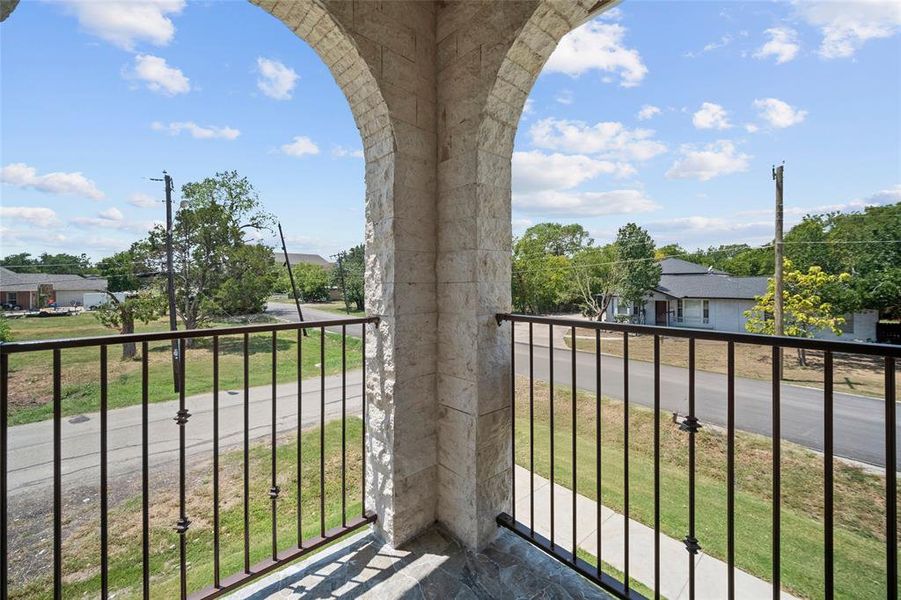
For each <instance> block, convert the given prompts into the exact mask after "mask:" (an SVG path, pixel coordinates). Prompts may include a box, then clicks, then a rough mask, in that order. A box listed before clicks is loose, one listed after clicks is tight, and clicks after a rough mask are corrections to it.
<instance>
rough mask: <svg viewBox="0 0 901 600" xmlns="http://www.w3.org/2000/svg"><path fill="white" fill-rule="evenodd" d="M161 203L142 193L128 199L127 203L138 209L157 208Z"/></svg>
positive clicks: (157, 199)
mask: <svg viewBox="0 0 901 600" xmlns="http://www.w3.org/2000/svg"><path fill="white" fill-rule="evenodd" d="M162 202H163V201H162V200H160V199H159V198H154V197H153V196H151V195H149V194H144V193H142V192H136V193H134V194H132V195H131V196H129V198H128V203H129V204H131V205H132V206H137V207H138V208H157V207H158V206H160V204H162Z"/></svg>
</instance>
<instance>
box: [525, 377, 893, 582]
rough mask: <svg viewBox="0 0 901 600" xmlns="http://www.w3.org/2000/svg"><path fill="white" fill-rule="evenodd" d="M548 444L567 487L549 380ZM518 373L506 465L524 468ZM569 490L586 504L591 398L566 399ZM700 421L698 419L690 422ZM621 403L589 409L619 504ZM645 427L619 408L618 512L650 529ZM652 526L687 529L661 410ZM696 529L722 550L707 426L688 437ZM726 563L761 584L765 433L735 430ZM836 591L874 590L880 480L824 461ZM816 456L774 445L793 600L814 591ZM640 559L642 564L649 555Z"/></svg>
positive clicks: (561, 431) (676, 534)
mask: <svg viewBox="0 0 901 600" xmlns="http://www.w3.org/2000/svg"><path fill="white" fill-rule="evenodd" d="M555 390H556V393H555V396H556V397H555V407H554V416H555V432H554V440H555V445H556V452H555V465H554V474H555V478H556V480H557V481H558V482H560V483H561V484H562V485H566V486H567V487H570V488H571V487H572V483H571V482H572V465H573V458H572V456H571V451H570V448H571V447H572V435H573V430H572V425H571V416H572V400H571V399H572V396H571V392H570V390H569V388H565V387H556V388H555ZM548 391H549V388H548V386H547V385H546V384H545V383H543V382H536V385H535V419H534V435H535V440H536V444H535V447H534V452H535V456H534V459H535V470H536V473H538V474H540V475H541V476H543V477H549V475H550V457H549V440H550V426H549V425H550V423H549V417H550V405H549V394H548ZM528 398H529V395H528V380H527V379H525V378H519V379H518V380H517V408H516V440H517V463H518V464H520V465H523V466H528V464H529V417H528ZM576 416H577V426H576V431H575V435H576V446H577V461H578V469H577V473H578V481H577V482H576V485H577V491H578V493H580V494H583V495H584V496H587V497H589V498H592V499H594V500H597V488H596V481H597V480H596V475H595V473H596V470H595V448H596V447H597V444H596V438H595V423H596V406H595V397H594V395H592V394H584V393H579V394H578V395H577V399H576ZM702 420H703V419H702ZM623 423H624V412H623V404H622V402H619V401H614V400H610V399H606V398H605V399H603V400H602V406H601V430H602V434H601V447H602V449H603V451H602V465H601V468H602V479H603V481H602V487H601V501H602V502H603V503H604V504H605V505H606V506H608V507H610V508H611V509H613V510H615V511H617V512H622V511H623V483H624V476H623V473H624V471H623V465H624V459H625V456H624V447H623ZM653 424H654V413H653V412H652V411H651V410H648V409H645V408H642V407H636V406H632V407H631V408H630V410H629V476H630V477H629V491H630V503H629V506H630V515H631V518H633V519H636V520H638V521H640V522H642V523H644V524H646V525H649V526H653V518H654V501H653V454H654V446H653ZM660 429H661V432H660V434H661V452H660V455H661V466H660V469H661V483H660V489H661V492H660V493H661V499H662V502H661V507H660V512H661V529H662V531H663V533H664V534H666V535H669V536H671V537H673V538H676V539H681V538H682V537H683V536H685V534H686V533H687V531H688V509H687V506H688V467H687V437H686V434H685V433H683V432H681V431H679V429H678V426H677V425H674V424H673V423H672V422H671V421H670V420H669V418H668V415H661V424H660ZM697 449H698V450H697V478H696V487H695V490H696V507H697V509H696V514H697V537H698V539H699V540H700V543H701V545H702V547H703V551H704V552H705V553H707V554H709V555H711V556H714V557H716V558H719V559H722V560H725V557H726V514H727V513H726V437H725V435H724V432H722V431H720V430H716V429H714V428H710V427H704V428H703V429H701V431H700V433H699V434H698V437H697ZM735 457H736V496H735V528H736V533H735V543H736V565H737V566H738V568H740V569H743V570H745V571H747V572H749V573H751V574H753V575H755V576H757V577H759V578H761V579H765V580H768V581H769V580H771V576H772V555H771V547H772V546H771V544H772V540H771V535H770V534H771V524H772V496H771V490H772V470H771V464H772V463H771V460H772V459H771V441H770V440H769V439H768V438H765V437H762V436H757V435H752V434H745V433H741V432H738V433H736V447H735ZM834 466H835V488H834V489H835V593H836V597H854V598H884V597H885V596H886V582H885V542H884V530H885V525H884V519H885V508H884V507H885V492H884V490H885V487H884V486H885V483H884V478H883V477H882V476H880V475H876V474H873V473H868V472H866V471H864V470H863V469H860V468H857V467H854V466H850V465H848V464H846V463H843V462H840V461H836V462H835V464H834ZM822 489H823V458H822V456H820V455H817V454H814V453H813V452H810V451H808V450H805V449H803V448H801V447H799V446H796V445H794V444H791V443H786V442H783V444H782V520H781V523H782V553H781V557H782V582H783V589H785V590H786V591H789V592H791V593H794V594H796V595H799V596H802V597H805V598H822V597H823V589H822V588H823V583H822V582H823V493H822ZM648 560H652V557H651V556H649V557H648Z"/></svg>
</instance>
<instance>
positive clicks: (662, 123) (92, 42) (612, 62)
mask: <svg viewBox="0 0 901 600" xmlns="http://www.w3.org/2000/svg"><path fill="white" fill-rule="evenodd" d="M0 27H2V29H0V32H2V38H0V51H2V56H0V68H2V75H0V77H2V108H0V116H2V138H0V165H2V168H3V171H2V176H3V177H2V179H3V185H2V189H0V193H2V203H0V204H2V206H0V209H2V212H0V227H2V242H0V254H9V253H12V252H20V251H28V252H31V253H32V254H38V253H40V252H43V251H49V252H60V251H66V252H85V253H87V254H89V255H90V256H92V257H95V258H96V257H101V256H104V255H107V254H109V253H112V252H115V251H117V250H120V249H123V248H125V247H127V246H128V245H129V244H130V242H131V241H133V240H135V239H138V238H139V237H140V236H141V234H142V232H143V231H146V228H147V227H148V225H149V224H152V223H153V222H154V221H157V220H159V219H160V218H162V216H163V215H164V213H163V205H162V203H161V202H160V201H161V199H162V192H161V185H160V184H159V183H156V182H152V181H149V180H148V179H147V178H149V177H159V175H160V171H161V170H162V169H164V168H165V169H168V170H169V172H170V173H171V174H172V175H173V177H174V178H175V182H176V185H180V184H182V183H184V182H186V181H190V180H196V179H199V178H202V177H204V176H207V175H210V174H212V173H214V172H215V171H217V170H226V169H236V170H238V171H239V172H240V173H242V174H243V175H246V176H247V177H248V178H249V179H250V180H251V181H252V182H253V184H254V185H255V187H256V189H257V191H258V192H259V194H260V197H261V200H262V201H263V203H264V205H265V208H266V209H267V210H269V211H270V212H272V213H274V214H275V215H276V216H278V217H279V218H280V219H281V220H282V222H283V224H284V225H285V228H286V235H287V237H288V238H289V246H290V248H289V249H290V250H292V251H298V252H318V253H320V254H322V255H329V254H332V253H334V252H336V251H337V250H339V249H341V248H345V247H348V246H350V245H353V244H355V243H358V242H359V241H360V240H361V239H362V231H363V197H364V184H363V172H364V169H363V160H362V158H361V156H360V147H361V142H360V138H359V134H358V132H357V130H356V128H355V126H354V123H353V119H352V117H351V114H350V111H349V109H348V107H347V103H346V101H345V99H344V97H343V95H342V93H341V91H340V90H339V89H338V87H337V85H336V84H335V83H334V81H333V79H332V77H331V75H330V74H329V72H328V71H327V69H326V68H325V67H324V65H323V64H322V63H321V62H320V60H319V58H318V57H317V56H316V54H315V53H314V52H313V51H312V50H311V49H310V48H309V47H308V46H307V45H306V44H305V43H303V42H301V41H299V40H298V39H297V38H296V36H294V34H293V33H292V32H290V31H289V30H288V29H287V28H285V27H284V26H283V25H282V24H281V23H280V22H278V21H277V20H275V19H274V18H273V17H271V16H269V15H267V14H265V13H264V12H263V11H261V10H260V9H259V8H257V7H255V6H252V5H250V4H249V3H245V2H237V1H217V2H188V3H185V2H182V1H181V0H161V1H156V2H129V3H121V4H106V3H99V2H78V1H74V0H72V1H69V0H65V1H63V0H57V1H53V2H43V1H35V0H31V1H29V0H24V1H23V2H22V3H21V4H20V6H19V7H18V8H17V9H16V11H15V13H14V14H13V15H12V17H11V18H10V19H8V20H7V21H6V22H4V23H3V25H2V26H0ZM899 28H901V7H899V5H898V4H897V3H890V2H867V3H861V2H832V1H822V2H820V1H816V2H814V1H808V2H737V1H735V2H679V3H678V7H676V5H675V4H674V3H672V2H641V1H636V0H626V1H625V2H624V3H622V4H621V5H620V6H619V7H618V8H616V9H614V10H613V11H611V12H608V13H606V14H605V15H604V16H602V17H601V18H599V19H596V20H595V21H592V22H590V23H588V24H586V25H585V26H583V27H582V28H580V29H579V30H576V31H575V32H572V33H571V34H569V36H567V37H566V38H564V40H563V41H562V42H561V44H560V46H559V47H558V49H557V51H556V52H555V54H554V55H553V56H552V57H551V59H550V60H549V62H548V64H547V65H546V67H545V69H544V71H543V72H542V74H541V76H540V78H539V80H538V82H537V83H536V85H535V88H534V89H533V90H532V93H531V95H530V97H529V101H528V104H527V109H526V111H525V114H524V116H523V120H522V122H521V124H520V129H519V132H518V134H517V140H516V152H515V154H514V159H513V162H514V171H513V172H514V182H513V183H514V216H513V225H514V231H515V232H517V233H518V232H521V231H522V230H523V229H524V228H525V227H527V226H528V225H529V224H532V223H537V222H541V221H544V220H556V221H561V222H580V223H582V224H583V225H585V226H586V228H587V229H588V230H589V231H590V232H591V233H592V234H593V235H594V236H595V237H596V238H597V239H598V241H603V242H606V241H609V240H610V239H611V238H612V236H613V235H615V231H616V229H617V228H618V227H619V226H620V225H622V224H623V223H625V222H627V221H635V222H638V223H639V224H641V225H643V226H645V227H647V228H648V229H649V230H650V231H651V232H652V234H653V235H654V236H655V238H656V239H657V241H658V243H661V244H662V243H667V242H671V241H679V242H681V243H682V244H683V245H685V246H687V247H691V248H693V247H697V246H707V245H711V244H720V243H730V242H740V241H744V242H748V243H765V242H766V241H768V239H769V238H770V237H771V235H772V234H771V232H772V225H771V220H772V212H771V209H772V198H773V183H772V181H771V177H770V167H771V165H772V164H773V163H777V162H781V161H783V160H784V161H785V162H786V205H787V218H788V219H790V220H798V219H799V218H800V216H801V215H803V214H804V213H805V212H808V211H811V210H827V209H832V208H842V209H860V208H861V207H862V206H865V205H867V204H878V203H887V202H898V201H901V187H899V184H901V155H899V152H901V150H899V148H901V108H899V107H901V36H899V35H898V32H899Z"/></svg>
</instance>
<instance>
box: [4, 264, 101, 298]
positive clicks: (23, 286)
mask: <svg viewBox="0 0 901 600" xmlns="http://www.w3.org/2000/svg"><path fill="white" fill-rule="evenodd" d="M47 284H49V285H52V286H53V289H54V290H58V291H82V290H83V291H86V292H90V291H94V290H105V289H106V287H107V281H106V279H104V278H103V277H82V276H81V275H72V274H68V273H16V272H15V271H10V270H9V269H5V268H3V267H0V291H4V292H36V291H38V286H40V285H47Z"/></svg>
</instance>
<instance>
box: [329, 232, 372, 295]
mask: <svg viewBox="0 0 901 600" xmlns="http://www.w3.org/2000/svg"><path fill="white" fill-rule="evenodd" d="M365 260H366V251H365V248H364V247H363V244H360V245H358V246H354V247H353V248H351V249H349V250H345V251H343V252H339V253H338V260H337V263H336V264H335V267H334V268H333V269H332V283H333V285H335V287H337V288H338V289H340V290H341V295H342V297H343V298H344V306H345V309H346V310H347V312H350V306H351V304H353V305H354V307H355V308H356V310H358V311H362V310H365V294H364V291H365V276H366V262H365Z"/></svg>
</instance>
